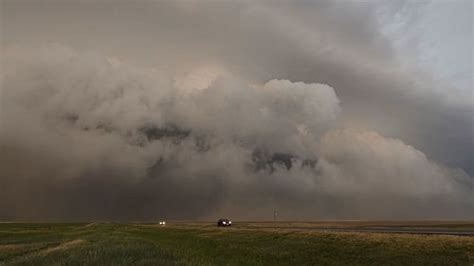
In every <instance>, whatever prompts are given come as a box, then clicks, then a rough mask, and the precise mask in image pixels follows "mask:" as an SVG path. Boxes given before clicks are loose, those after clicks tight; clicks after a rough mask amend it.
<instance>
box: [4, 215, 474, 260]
mask: <svg viewBox="0 0 474 266" xmlns="http://www.w3.org/2000/svg"><path fill="white" fill-rule="evenodd" d="M473 263H474V237H459V236H426V235H401V234H378V233H335V232H332V233H329V232H328V233H324V232H315V231H296V230H284V229H266V230H264V229H249V228H248V227H240V228H239V227H238V226H237V227H236V228H216V227H214V226H213V225H211V224H207V225H199V226H186V225H182V224H178V225H167V226H166V227H160V226H156V225H153V224H118V223H101V224H95V223H93V224H57V223H55V224H47V223H43V224H22V223H18V224H16V223H3V224H2V223H0V265H2V266H3V265H66V264H67V265H170V264H172V265H175V264H178V265H289V264H293V265H309V264H312V265H314V264H318V265H321V264H326V265H327V264H331V265H332V264H338V265H341V264H342V265H367V264H373V265H407V264H411V265H426V264H429V265H433V264H438V265H439V264H442V265H446V264H447V265H473Z"/></svg>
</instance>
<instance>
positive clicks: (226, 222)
mask: <svg viewBox="0 0 474 266" xmlns="http://www.w3.org/2000/svg"><path fill="white" fill-rule="evenodd" d="M217 226H232V221H231V220H229V219H219V220H218V221H217Z"/></svg>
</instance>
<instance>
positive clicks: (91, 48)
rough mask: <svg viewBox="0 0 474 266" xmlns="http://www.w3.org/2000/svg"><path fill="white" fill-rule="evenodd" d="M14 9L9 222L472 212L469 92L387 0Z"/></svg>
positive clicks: (5, 61)
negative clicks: (396, 20) (404, 37)
mask: <svg viewBox="0 0 474 266" xmlns="http://www.w3.org/2000/svg"><path fill="white" fill-rule="evenodd" d="M2 5H3V8H4V10H9V11H10V12H5V13H4V14H5V17H4V18H2V22H3V24H2V30H3V31H4V36H5V37H4V39H3V40H2V52H1V53H2V54H1V57H2V76H1V81H2V93H1V113H0V115H1V120H0V123H1V124H0V145H1V146H0V147H1V150H2V152H1V153H0V176H1V178H0V219H2V220H33V219H35V220H94V219H95V220H98V219H100V220H115V219H122V220H152V219H156V218H157V217H166V218H169V219H210V218H215V217H218V216H221V215H227V216H231V217H235V218H234V219H267V218H269V217H270V218H271V217H273V216H272V215H273V210H278V213H279V216H280V217H282V218H286V219H318V218H319V219H322V218H324V219H331V218H333V219H335V218H339V219H427V218H430V219H440V218H453V219H454V218H455V219H465V218H473V217H472V214H473V213H474V198H473V195H474V193H473V190H472V189H473V188H472V184H473V177H472V174H473V168H472V165H471V163H472V154H473V153H472V152H473V151H474V145H473V142H472V114H473V105H472V97H471V98H469V97H467V96H469V90H463V89H456V88H453V89H451V90H447V89H446V88H447V87H446V86H447V85H446V84H445V83H442V82H440V81H439V80H435V79H434V78H433V77H432V75H431V74H429V73H427V72H424V71H423V70H422V69H415V68H407V67H404V66H402V64H400V63H399V62H398V59H397V52H396V50H395V49H394V48H393V45H392V43H391V39H390V38H387V37H386V36H385V35H384V34H382V30H381V29H380V27H381V26H380V24H379V22H378V20H377V14H379V13H378V11H379V10H380V9H379V6H378V5H377V4H375V3H374V4H369V3H364V4H361V3H356V2H347V1H317V2H315V3H313V2H310V1H301V2H300V1H296V2H294V3H293V2H291V3H290V2H288V3H286V2H279V3H275V4H270V2H265V1H261V2H247V1H242V2H238V3H235V2H225V1H224V2H219V3H216V2H213V3H211V2H206V1H204V2H189V1H185V2H182V1H176V2H168V1H157V2H155V1H148V2H138V1H137V2H127V1H124V2H121V1H118V2H109V1H94V2H92V1H65V2H63V3H61V4H58V3H56V2H55V1H44V5H38V4H36V3H35V2H28V1H18V2H13V1H5V3H2ZM390 8H395V7H393V6H390ZM108 10H109V11H110V12H108ZM33 11H35V12H33ZM13 15H15V16H13ZM63 16H64V17H63ZM66 17H67V18H68V20H66ZM66 21H68V22H66ZM25 22H29V23H32V25H34V26H33V28H32V29H28V28H24V27H21V26H22V25H23V24H24V23H25ZM58 22H63V24H61V23H58ZM75 22H77V23H75ZM89 24H90V25H89ZM78 25H79V26H78ZM91 25H96V27H91ZM53 32H54V35H53ZM73 32H75V33H73ZM471 34H472V32H471ZM25 36H26V37H25ZM81 36H82V37H84V36H87V37H88V40H85V39H82V38H80V37H81ZM28 38H31V39H32V40H29V39H28ZM116 38H118V40H122V39H123V42H121V43H117V42H116ZM51 40H53V41H51ZM470 93H471V94H470V95H471V96H472V91H471V92H470Z"/></svg>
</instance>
